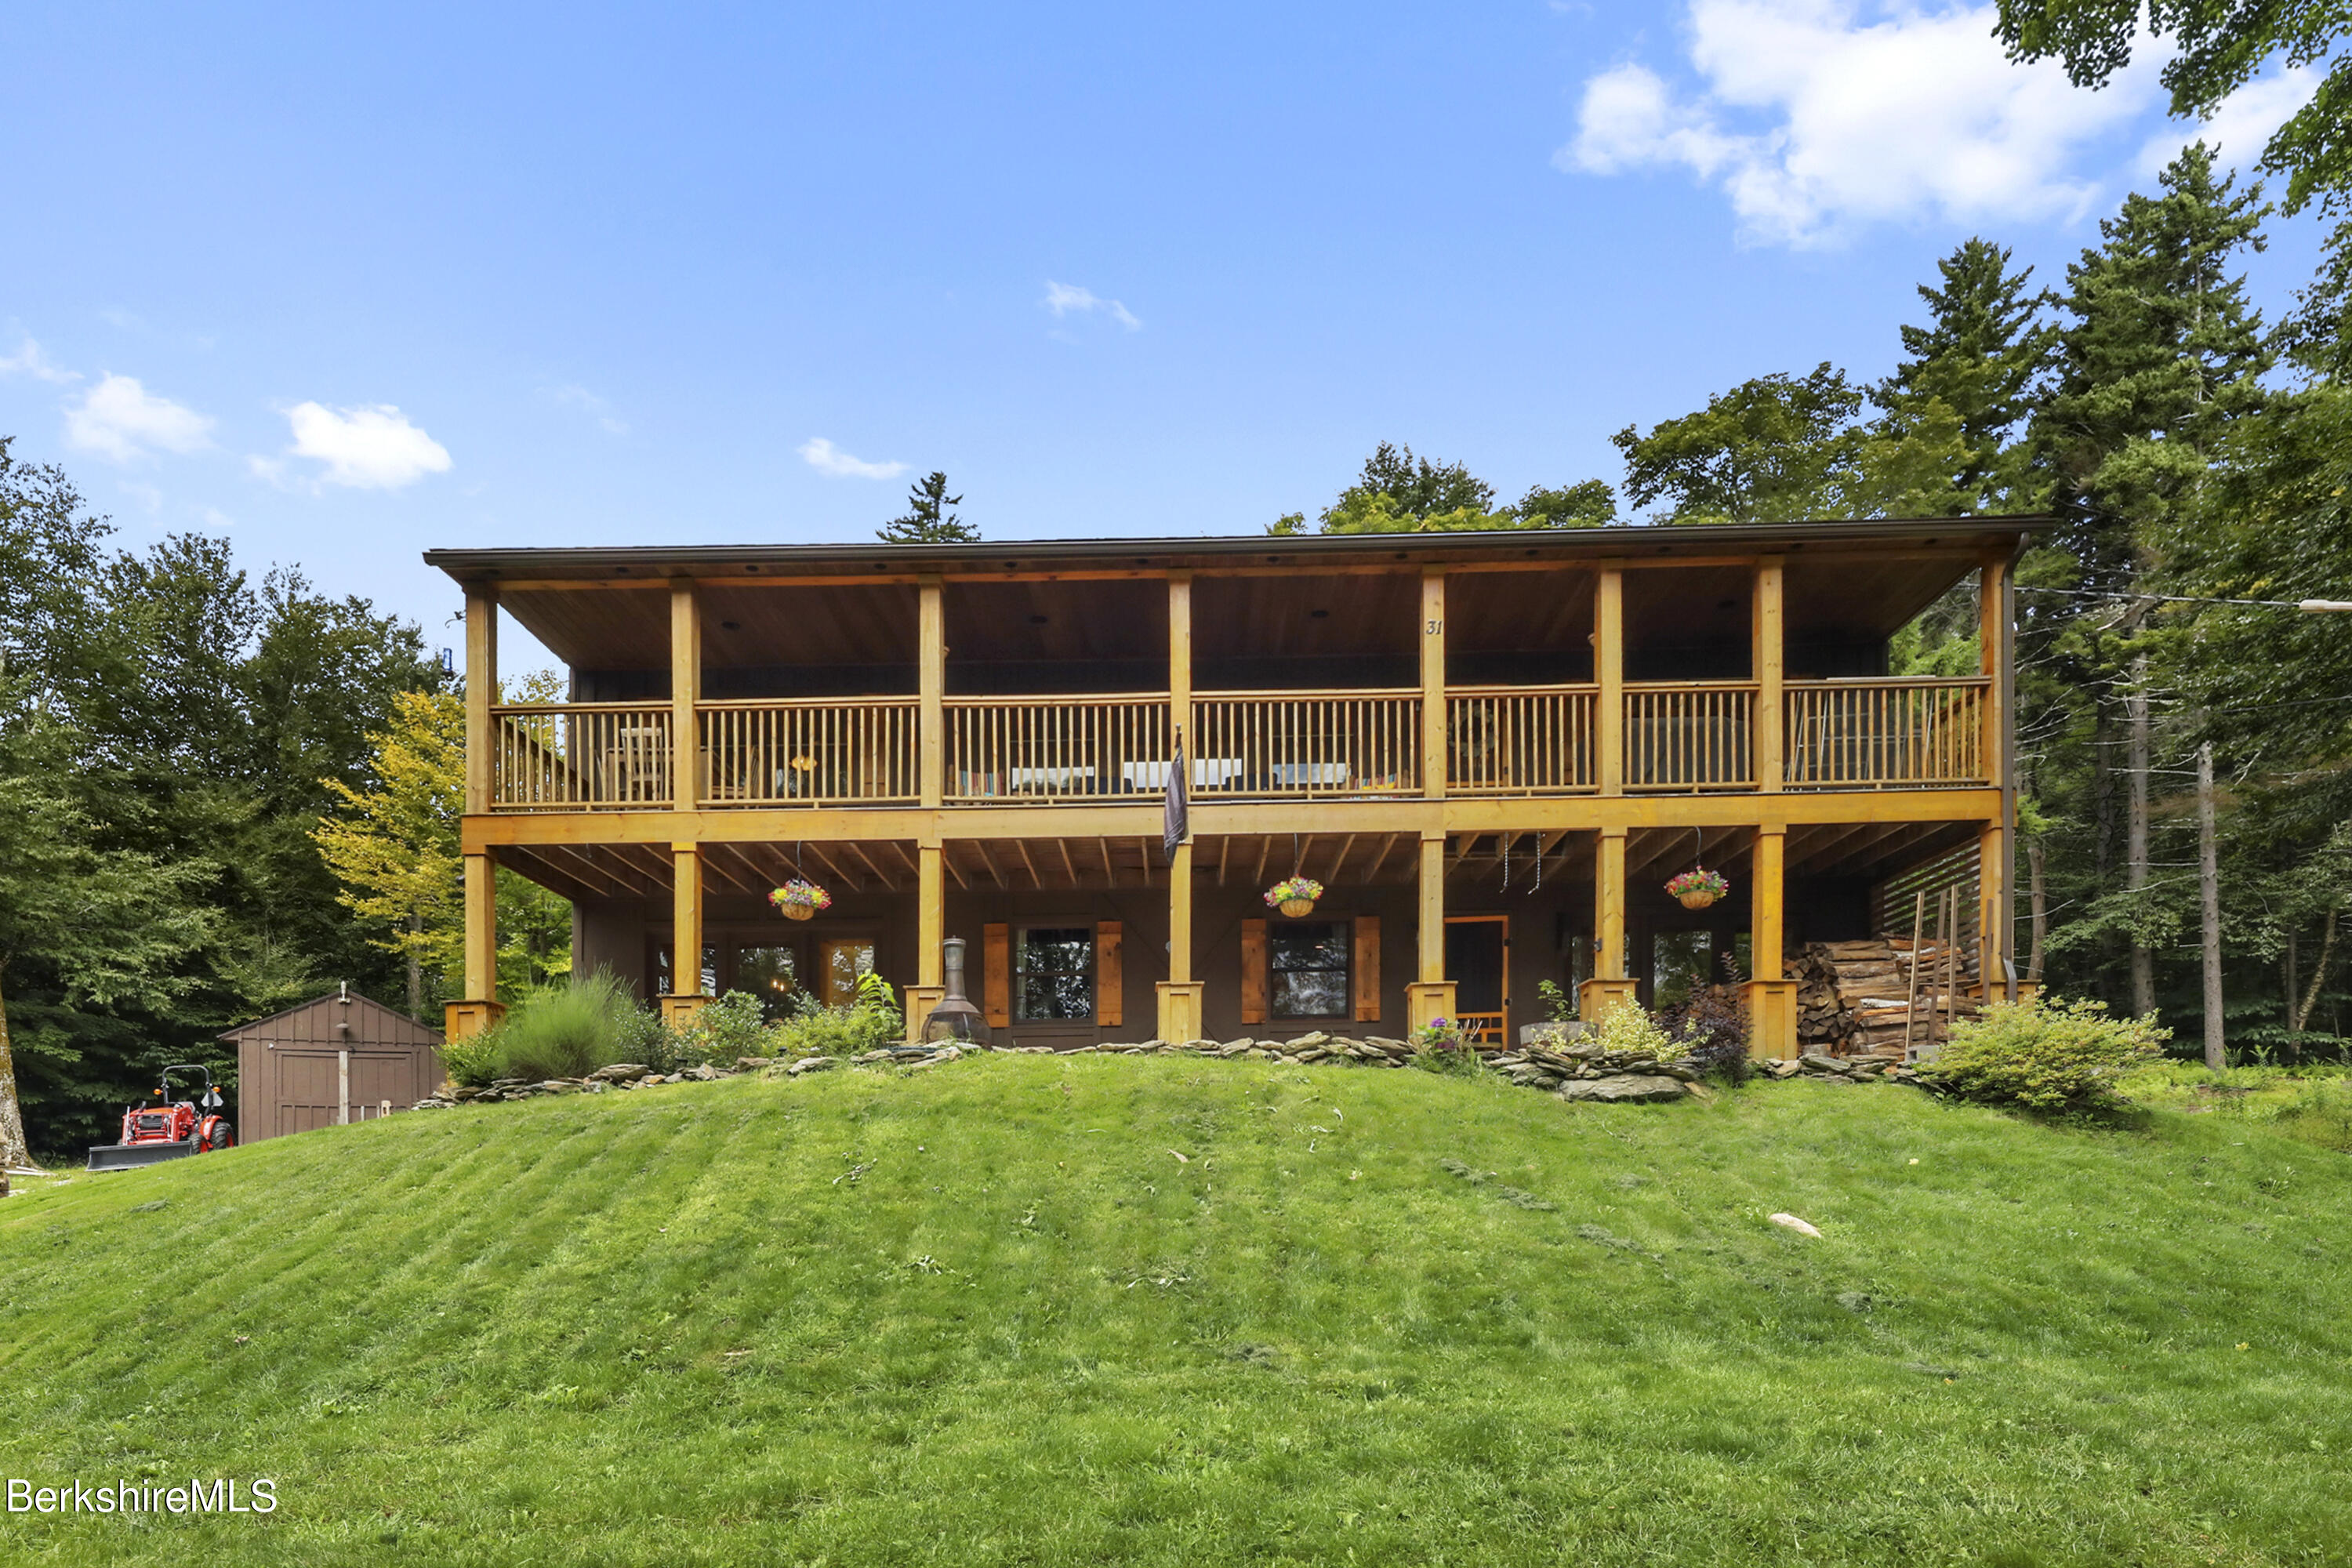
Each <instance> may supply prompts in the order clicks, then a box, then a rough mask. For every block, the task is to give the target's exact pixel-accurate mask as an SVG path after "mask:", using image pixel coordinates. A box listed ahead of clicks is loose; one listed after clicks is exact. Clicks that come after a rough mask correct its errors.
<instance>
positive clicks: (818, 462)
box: [800, 436, 907, 479]
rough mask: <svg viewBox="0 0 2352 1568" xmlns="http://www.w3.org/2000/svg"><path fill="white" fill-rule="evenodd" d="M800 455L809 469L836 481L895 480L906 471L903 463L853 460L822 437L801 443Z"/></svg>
mask: <svg viewBox="0 0 2352 1568" xmlns="http://www.w3.org/2000/svg"><path fill="white" fill-rule="evenodd" d="M800 454H801V458H802V460H803V461H804V462H806V463H807V464H808V466H809V467H810V468H814V469H815V470H816V471H817V472H818V473H820V474H826V475H830V476H831V477H832V478H834V479H897V478H898V476H899V475H900V474H903V473H905V472H906V471H907V465H906V464H904V463H869V462H867V461H866V459H865V458H853V457H851V456H850V455H849V454H848V453H846V452H845V451H843V450H842V449H841V448H840V447H836V446H835V445H834V444H833V443H832V442H830V441H828V440H826V439H825V438H824V437H822V436H812V437H809V438H808V439H807V440H805V441H803V442H802V443H801V445H800Z"/></svg>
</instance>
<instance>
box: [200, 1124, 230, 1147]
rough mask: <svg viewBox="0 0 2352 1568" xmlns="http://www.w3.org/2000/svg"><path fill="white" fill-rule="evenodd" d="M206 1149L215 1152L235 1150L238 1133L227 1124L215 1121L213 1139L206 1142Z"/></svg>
mask: <svg viewBox="0 0 2352 1568" xmlns="http://www.w3.org/2000/svg"><path fill="white" fill-rule="evenodd" d="M205 1147H206V1148H207V1149H213V1150H221V1149H234V1148H236V1131H235V1130H234V1129H233V1128H231V1127H230V1126H229V1124H228V1123H227V1122H226V1121H215V1122H214V1123H213V1133H212V1137H211V1138H210V1139H208V1140H206V1142H205Z"/></svg>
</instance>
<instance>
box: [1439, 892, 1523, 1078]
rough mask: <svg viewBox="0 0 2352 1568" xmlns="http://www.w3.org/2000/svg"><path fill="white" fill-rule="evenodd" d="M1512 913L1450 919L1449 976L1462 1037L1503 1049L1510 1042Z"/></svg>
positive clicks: (1447, 933) (1447, 929) (1447, 927)
mask: <svg viewBox="0 0 2352 1568" xmlns="http://www.w3.org/2000/svg"><path fill="white" fill-rule="evenodd" d="M1510 931H1511V917H1510V916H1508V915H1448V916H1446V917H1445V978H1446V979H1448V980H1451V981H1452V982H1454V1014H1455V1016H1456V1017H1457V1018H1458V1020H1459V1022H1460V1024H1461V1026H1462V1035H1463V1037H1464V1038H1465V1039H1467V1040H1469V1041H1471V1042H1473V1043H1474V1044H1476V1045H1479V1046H1483V1047H1486V1048H1487V1049H1489V1050H1499V1049H1501V1048H1502V1047H1504V1046H1506V1045H1507V1044H1508V1043H1509V1041H1510V1018H1509V1012H1510V1003H1509V997H1510V994H1511V936H1510Z"/></svg>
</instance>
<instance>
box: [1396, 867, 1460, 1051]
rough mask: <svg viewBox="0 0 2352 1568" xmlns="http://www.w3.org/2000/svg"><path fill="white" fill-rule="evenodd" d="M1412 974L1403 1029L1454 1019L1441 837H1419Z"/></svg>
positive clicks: (1405, 999)
mask: <svg viewBox="0 0 2352 1568" xmlns="http://www.w3.org/2000/svg"><path fill="white" fill-rule="evenodd" d="M1419 915H1420V918H1419V921H1417V930H1416V931H1415V935H1414V954H1413V957H1414V973H1415V974H1416V975H1417V976H1418V978H1416V979H1415V980H1414V981H1413V983H1412V984H1410V985H1408V986H1406V987H1405V988H1404V1011H1405V1026H1406V1027H1408V1028H1412V1029H1418V1028H1420V1027H1421V1026H1423V1025H1424V1024H1426V1023H1428V1022H1430V1021H1431V1020H1432V1019H1433V1018H1451V1017H1453V1016H1454V982H1452V981H1450V980H1448V979H1446V978H1445V836H1444V834H1443V833H1423V835H1422V836H1421V889H1420V910H1419Z"/></svg>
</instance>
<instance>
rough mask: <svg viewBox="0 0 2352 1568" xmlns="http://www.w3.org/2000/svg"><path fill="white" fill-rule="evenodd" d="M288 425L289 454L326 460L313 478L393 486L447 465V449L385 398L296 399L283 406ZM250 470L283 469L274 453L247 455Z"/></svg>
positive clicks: (268, 473)
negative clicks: (358, 401) (354, 403)
mask: <svg viewBox="0 0 2352 1568" xmlns="http://www.w3.org/2000/svg"><path fill="white" fill-rule="evenodd" d="M286 422H287V423H288V424H289V425H290V426H293V429H294V445H292V446H291V447H288V448H287V452H288V454H289V456H292V457H297V458H312V459H314V460H316V461H318V462H320V463H323V464H325V465H326V468H325V469H324V470H323V471H322V472H321V473H320V475H319V476H318V479H319V482H320V483H321V484H330V485H344V486H348V487H349V488H351V489H373V490H396V489H400V488H401V487H402V486H403V485H410V484H415V482H416V481H417V480H418V479H423V478H424V477H425V475H427V474H446V473H447V472H448V471H449V453H448V449H447V448H446V447H443V446H442V445H441V443H440V442H438V441H436V440H435V439H434V438H433V437H430V436H427V435H426V434H425V432H424V431H422V430H420V429H418V428H417V427H416V426H414V425H412V424H410V423H409V422H408V416H407V415H405V414H403V413H402V412H401V411H400V410H399V409H397V408H394V406H392V405H390V404H388V403H374V404H363V405H360V406H359V407H356V408H329V407H327V406H325V405H322V404H318V403H298V404H296V405H294V406H293V407H291V408H289V409H288V410H286ZM250 462H251V464H252V468H253V470H254V472H256V473H257V474H259V475H261V476H262V477H263V478H264V479H271V480H273V481H275V480H278V479H280V478H281V477H282V476H283V475H284V473H285V464H284V463H283V462H282V461H280V460H278V459H274V458H252V459H250Z"/></svg>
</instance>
